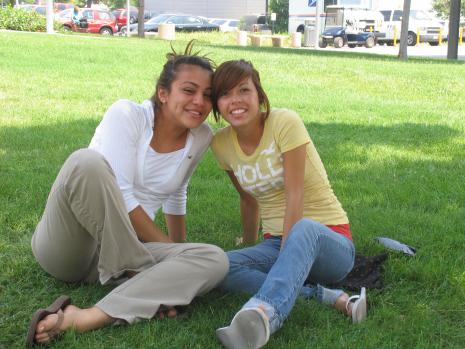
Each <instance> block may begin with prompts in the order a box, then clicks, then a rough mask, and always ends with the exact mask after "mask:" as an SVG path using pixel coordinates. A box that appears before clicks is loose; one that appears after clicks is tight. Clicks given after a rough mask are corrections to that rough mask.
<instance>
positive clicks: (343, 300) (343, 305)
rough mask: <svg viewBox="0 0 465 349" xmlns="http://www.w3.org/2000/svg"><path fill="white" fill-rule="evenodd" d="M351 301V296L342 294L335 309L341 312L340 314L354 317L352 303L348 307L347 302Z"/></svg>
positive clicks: (335, 304)
mask: <svg viewBox="0 0 465 349" xmlns="http://www.w3.org/2000/svg"><path fill="white" fill-rule="evenodd" d="M348 301H349V295H348V294H347V293H345V292H344V293H343V294H341V295H340V296H339V297H338V298H337V299H336V303H334V308H336V309H337V310H339V311H340V312H342V313H344V314H346V315H347V316H349V317H350V316H352V306H353V304H352V303H349V306H347V302H348Z"/></svg>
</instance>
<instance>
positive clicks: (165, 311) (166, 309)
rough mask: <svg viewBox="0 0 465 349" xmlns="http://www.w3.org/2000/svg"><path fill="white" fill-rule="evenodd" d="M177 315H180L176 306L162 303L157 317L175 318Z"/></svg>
mask: <svg viewBox="0 0 465 349" xmlns="http://www.w3.org/2000/svg"><path fill="white" fill-rule="evenodd" d="M176 316H178V311H177V310H176V308H175V307H171V306H165V305H162V306H160V308H159V309H158V312H157V317H158V318H159V319H164V318H165V317H168V318H170V319H173V318H175V317H176Z"/></svg>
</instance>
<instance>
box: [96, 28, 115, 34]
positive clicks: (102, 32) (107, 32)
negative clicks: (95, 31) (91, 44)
mask: <svg viewBox="0 0 465 349" xmlns="http://www.w3.org/2000/svg"><path fill="white" fill-rule="evenodd" d="M99 33H100V34H102V35H113V31H112V30H111V29H110V28H107V27H104V28H102V29H100V32H99Z"/></svg>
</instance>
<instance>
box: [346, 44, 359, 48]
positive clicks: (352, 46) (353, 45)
mask: <svg viewBox="0 0 465 349" xmlns="http://www.w3.org/2000/svg"><path fill="white" fill-rule="evenodd" d="M347 46H349V47H350V48H355V46H357V45H355V44H348V45H347Z"/></svg>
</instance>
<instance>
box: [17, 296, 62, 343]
mask: <svg viewBox="0 0 465 349" xmlns="http://www.w3.org/2000/svg"><path fill="white" fill-rule="evenodd" d="M70 304H71V298H69V297H68V296H60V297H58V298H57V299H56V300H55V301H54V302H53V303H52V304H50V306H48V308H47V309H39V310H37V311H36V312H35V314H34V316H33V317H32V319H31V322H30V323H29V329H28V331H27V337H26V347H28V348H31V347H32V346H33V345H34V344H35V343H36V342H35V336H36V329H37V324H38V323H39V321H41V320H42V319H43V318H45V317H46V316H48V315H51V314H57V315H58V319H57V321H56V323H55V325H54V326H53V327H52V329H51V330H50V331H48V334H49V336H50V338H53V337H56V336H57V335H58V334H59V333H60V326H61V324H62V323H63V319H64V317H65V316H64V314H63V309H64V308H66V307H67V306H68V305H70Z"/></svg>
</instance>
